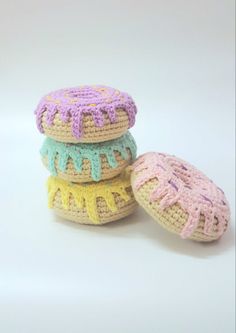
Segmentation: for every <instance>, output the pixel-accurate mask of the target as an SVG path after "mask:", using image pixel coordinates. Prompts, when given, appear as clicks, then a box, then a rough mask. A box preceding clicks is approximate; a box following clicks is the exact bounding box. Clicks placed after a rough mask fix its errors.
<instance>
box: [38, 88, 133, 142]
mask: <svg viewBox="0 0 236 333" xmlns="http://www.w3.org/2000/svg"><path fill="white" fill-rule="evenodd" d="M119 110H122V111H123V118H122V121H123V122H124V121H125V120H126V125H125V126H124V124H123V123H122V124H120V128H122V126H124V127H126V128H124V129H123V128H122V131H123V132H126V131H127V129H128V128H130V127H132V126H133V125H134V122H135V115H136V112H137V109H136V106H135V103H134V101H133V99H132V98H131V97H130V96H129V95H128V94H127V93H124V92H120V91H119V90H117V89H113V88H110V87H105V86H100V85H95V86H81V87H76V88H68V89H61V90H57V91H54V92H51V93H49V94H48V95H46V96H44V97H43V98H42V99H41V101H40V103H39V105H38V107H37V109H36V111H35V113H36V118H37V126H38V129H39V131H40V132H42V133H43V132H45V134H46V135H48V136H51V137H53V138H55V139H58V138H57V137H54V136H55V135H54V134H56V136H57V134H58V135H59V137H60V133H57V132H60V131H61V132H63V131H64V132H65V133H66V134H65V133H64V136H66V135H68V128H65V127H64V125H65V124H68V123H69V125H70V128H69V129H70V134H71V135H72V136H73V137H74V138H75V141H76V140H77V141H83V136H84V130H85V127H86V128H87V132H89V129H88V128H89V126H90V127H91V126H92V125H93V126H95V129H94V128H92V129H91V132H92V134H94V135H95V137H96V134H97V133H98V132H99V131H100V132H101V131H102V130H103V127H104V126H105V125H111V126H110V127H109V128H108V129H107V131H108V130H113V131H114V137H117V136H120V135H122V134H123V133H119V128H118V130H117V126H115V127H114V129H112V124H115V123H119V122H120V123H121V122H122V121H121V120H120V119H121V118H120V119H119V117H118V111H119ZM124 113H125V114H124ZM56 115H57V117H58V118H59V121H60V123H59V125H58V124H57V123H56V122H55V117H56ZM106 115H107V117H108V120H107V123H106V124H105V120H104V119H105V116H106ZM86 116H91V117H92V120H93V124H92V125H91V117H90V120H89V121H87V122H86V119H85V118H86ZM124 117H126V118H125V119H124ZM57 125H58V126H57ZM56 126H57V127H56ZM47 130H48V133H47ZM50 130H51V131H50ZM57 130H58V131H57ZM116 132H117V135H116ZM101 137H102V135H101ZM112 138H113V137H109V138H107V139H105V140H109V139H112ZM60 141H63V140H60ZM66 141H67V140H66ZM86 141H87V140H86ZM90 141H91V142H94V140H90V139H89V140H88V141H87V142H90ZM95 141H99V139H98V140H96V138H95ZM100 141H102V140H100Z"/></svg>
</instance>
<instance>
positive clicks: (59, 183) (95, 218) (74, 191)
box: [48, 173, 137, 225]
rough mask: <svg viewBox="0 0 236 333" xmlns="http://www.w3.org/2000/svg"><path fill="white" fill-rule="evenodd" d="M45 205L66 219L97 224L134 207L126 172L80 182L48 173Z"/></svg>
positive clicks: (108, 220) (128, 212)
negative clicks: (46, 202)
mask: <svg viewBox="0 0 236 333" xmlns="http://www.w3.org/2000/svg"><path fill="white" fill-rule="evenodd" d="M48 205H49V207H50V208H53V209H54V210H55V212H56V213H57V214H58V215H59V216H61V217H64V218H66V219H68V220H71V221H74V222H78V223H81V224H96V225H100V224H105V223H108V222H112V221H116V220H119V219H121V218H123V217H126V216H128V215H130V214H131V213H133V211H134V210H135V208H136V207H137V203H136V201H135V199H134V196H133V193H132V188H131V185H130V175H128V174H127V173H123V174H122V175H119V176H118V177H115V178H113V179H112V180H102V181H101V182H98V183H83V184H82V183H81V184H79V183H70V182H67V181H65V180H62V179H60V178H57V177H53V176H50V178H49V179H48Z"/></svg>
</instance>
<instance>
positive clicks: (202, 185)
mask: <svg viewBox="0 0 236 333" xmlns="http://www.w3.org/2000/svg"><path fill="white" fill-rule="evenodd" d="M133 170H134V171H135V172H136V173H137V178H136V181H135V184H134V187H135V188H136V189H139V188H140V187H141V186H142V185H144V184H145V183H146V182H148V181H149V180H151V179H153V178H156V179H157V180H158V186H157V187H156V188H155V189H154V190H153V191H152V193H151V194H150V202H153V201H156V200H160V202H159V206H160V208H161V209H163V210H164V209H166V208H168V207H170V206H172V205H174V204H177V203H178V204H179V205H180V206H181V207H182V209H183V210H184V211H185V212H187V213H188V215H189V217H188V221H187V223H186V224H185V226H184V228H183V230H182V232H181V236H182V237H183V238H187V237H189V236H190V235H191V234H192V233H193V232H194V230H195V229H196V227H197V226H198V223H199V219H200V215H203V216H204V218H205V224H204V233H205V234H206V235H210V234H211V231H212V228H213V225H214V221H215V219H217V221H218V232H219V236H220V235H222V234H223V232H224V227H225V225H226V223H227V222H228V220H229V218H230V211H229V206H228V203H227V200H226V198H225V196H224V193H223V191H222V190H221V189H219V188H218V187H217V186H216V185H215V184H214V183H213V182H212V181H211V180H210V179H209V178H207V177H206V176H205V175H204V174H203V173H202V172H200V171H198V170H197V169H196V168H194V167H193V166H192V165H190V164H188V163H186V162H184V161H182V160H181V159H178V158H176V157H174V156H170V155H165V154H158V153H147V154H144V155H142V156H141V157H140V158H138V159H137V161H136V162H135V163H134V165H133Z"/></svg>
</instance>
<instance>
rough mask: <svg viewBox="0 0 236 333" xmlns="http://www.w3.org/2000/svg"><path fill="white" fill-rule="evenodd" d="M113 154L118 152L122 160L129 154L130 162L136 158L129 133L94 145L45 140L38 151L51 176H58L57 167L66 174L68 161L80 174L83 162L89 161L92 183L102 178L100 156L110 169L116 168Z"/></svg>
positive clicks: (134, 146)
mask: <svg viewBox="0 0 236 333" xmlns="http://www.w3.org/2000/svg"><path fill="white" fill-rule="evenodd" d="M115 152H118V153H119V154H120V155H121V158H122V159H124V160H129V159H130V154H131V159H132V160H134V159H135V158H136V152H137V147H136V143H135V141H134V139H133V137H132V135H131V134H130V133H129V132H127V133H126V134H124V135H123V136H122V137H120V138H118V139H115V140H111V141H106V142H101V143H94V144H86V143H78V144H65V143H62V142H58V141H55V140H53V139H51V138H46V139H45V141H44V143H43V146H42V148H41V150H40V153H41V155H42V157H43V158H44V157H47V165H48V168H49V171H50V173H51V174H52V175H53V176H57V174H58V172H57V167H58V169H59V170H60V171H62V172H66V169H67V166H68V161H69V160H70V159H71V160H72V163H73V166H74V169H75V170H76V171H77V172H78V173H82V172H83V161H84V160H89V162H90V168H91V178H92V180H94V181H99V180H101V177H102V168H103V165H102V158H101V157H102V155H103V156H105V157H106V159H107V162H108V164H109V167H110V168H113V169H114V168H117V166H118V161H117V159H116V154H115ZM57 160H58V163H57V165H56V161H57Z"/></svg>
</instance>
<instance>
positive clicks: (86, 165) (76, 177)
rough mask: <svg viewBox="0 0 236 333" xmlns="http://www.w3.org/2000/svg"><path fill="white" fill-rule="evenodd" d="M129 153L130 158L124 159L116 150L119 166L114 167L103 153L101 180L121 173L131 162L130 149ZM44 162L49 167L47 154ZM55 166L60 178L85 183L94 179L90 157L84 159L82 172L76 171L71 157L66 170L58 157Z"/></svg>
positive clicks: (43, 159)
mask: <svg viewBox="0 0 236 333" xmlns="http://www.w3.org/2000/svg"><path fill="white" fill-rule="evenodd" d="M127 151H128V154H129V159H128V160H124V159H123V158H122V157H121V154H120V153H118V152H115V158H116V160H117V164H118V165H117V167H115V168H112V167H110V165H109V163H108V161H107V158H106V156H105V155H101V156H100V158H101V180H105V179H111V178H113V177H115V176H117V175H119V174H120V173H121V172H122V171H123V170H124V169H125V168H126V167H127V166H128V165H129V164H130V162H131V159H132V157H131V153H130V151H129V149H127ZM42 161H43V164H44V165H45V166H46V168H48V159H47V157H46V156H45V157H44V158H42ZM55 167H56V171H57V176H58V177H59V178H62V179H64V180H67V181H70V182H76V183H84V182H91V181H93V178H92V176H91V165H90V161H89V160H88V159H85V160H83V167H82V172H80V173H79V172H78V171H76V169H75V167H74V164H73V161H72V159H71V158H69V160H68V163H67V168H66V171H65V172H62V171H60V169H59V168H58V158H56V160H55Z"/></svg>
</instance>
